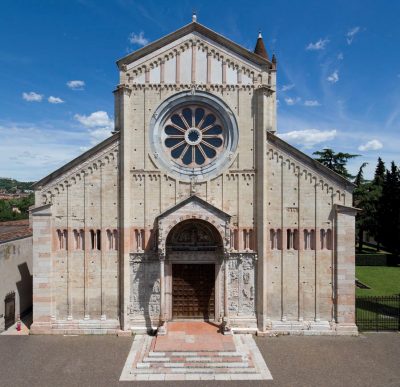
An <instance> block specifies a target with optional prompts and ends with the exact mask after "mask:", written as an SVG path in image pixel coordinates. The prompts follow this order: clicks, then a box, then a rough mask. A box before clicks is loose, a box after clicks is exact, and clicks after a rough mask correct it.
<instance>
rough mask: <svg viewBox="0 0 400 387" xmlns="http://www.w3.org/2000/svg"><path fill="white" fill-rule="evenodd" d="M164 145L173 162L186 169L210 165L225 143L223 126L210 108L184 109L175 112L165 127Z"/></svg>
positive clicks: (191, 106)
mask: <svg viewBox="0 0 400 387" xmlns="http://www.w3.org/2000/svg"><path fill="white" fill-rule="evenodd" d="M164 134H165V139H164V145H165V147H166V149H167V152H169V153H170V155H171V157H172V159H173V160H175V161H176V162H177V163H179V164H180V165H183V166H186V167H201V166H203V165H206V164H208V163H209V162H211V161H212V160H213V159H215V158H216V156H217V155H218V154H219V153H220V152H221V150H222V148H223V144H224V129H223V124H222V122H221V120H220V118H219V117H218V115H217V114H216V113H215V112H213V111H212V110H210V109H209V108H207V107H203V106H198V105H197V106H196V105H190V106H184V107H182V108H179V109H177V110H175V111H174V112H173V113H172V114H171V115H170V116H169V117H168V119H167V120H166V122H165V125H164Z"/></svg>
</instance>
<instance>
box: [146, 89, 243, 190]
mask: <svg viewBox="0 0 400 387" xmlns="http://www.w3.org/2000/svg"><path fill="white" fill-rule="evenodd" d="M149 126H150V130H149V134H150V138H149V139H150V147H151V151H152V160H153V161H154V163H155V164H156V165H157V167H159V168H162V169H163V170H164V171H165V172H167V173H168V174H171V175H174V176H175V177H176V178H178V179H179V180H180V181H187V182H193V181H194V179H195V180H196V181H201V180H203V181H204V180H207V179H211V178H213V177H215V176H218V175H219V174H220V173H221V172H222V171H223V170H224V169H226V168H227V167H228V166H229V165H231V164H232V162H233V160H234V154H235V152H236V149H237V144H238V139H239V130H238V125H237V122H236V118H235V114H234V113H233V111H232V110H231V108H230V107H229V106H228V105H227V104H226V103H225V102H224V101H223V100H222V99H220V98H219V97H217V96H215V95H213V94H211V93H208V92H203V91H198V90H186V91H182V92H180V93H176V94H174V95H172V96H170V97H169V98H167V99H165V100H164V101H163V102H162V103H161V104H160V105H159V106H158V107H157V108H156V109H155V111H154V112H153V114H152V116H151V119H150V123H149Z"/></svg>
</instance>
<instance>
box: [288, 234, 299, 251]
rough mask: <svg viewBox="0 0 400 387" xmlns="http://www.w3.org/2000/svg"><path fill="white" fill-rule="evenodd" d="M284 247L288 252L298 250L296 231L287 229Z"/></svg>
mask: <svg viewBox="0 0 400 387" xmlns="http://www.w3.org/2000/svg"><path fill="white" fill-rule="evenodd" d="M286 236H287V240H286V245H287V249H288V250H298V249H299V231H298V230H297V229H295V230H292V229H288V230H287V231H286Z"/></svg>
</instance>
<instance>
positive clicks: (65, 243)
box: [63, 230, 68, 250]
mask: <svg viewBox="0 0 400 387" xmlns="http://www.w3.org/2000/svg"><path fill="white" fill-rule="evenodd" d="M63 249H64V250H68V231H67V230H64V231H63Z"/></svg>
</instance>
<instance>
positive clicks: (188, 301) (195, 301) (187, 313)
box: [172, 264, 215, 320]
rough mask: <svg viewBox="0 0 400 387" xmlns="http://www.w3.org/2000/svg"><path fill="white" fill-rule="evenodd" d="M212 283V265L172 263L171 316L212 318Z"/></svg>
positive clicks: (213, 295) (213, 282) (213, 279)
mask: <svg viewBox="0 0 400 387" xmlns="http://www.w3.org/2000/svg"><path fill="white" fill-rule="evenodd" d="M214 284H215V266H214V265H208V264H207V265H205V264H204V265H203V264H199V265H190V264H182V265H180V264H175V265H172V318H174V319H187V318H189V319H190V318H194V319H204V320H209V319H214V314H215V305H214V304H215V291H214Z"/></svg>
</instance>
